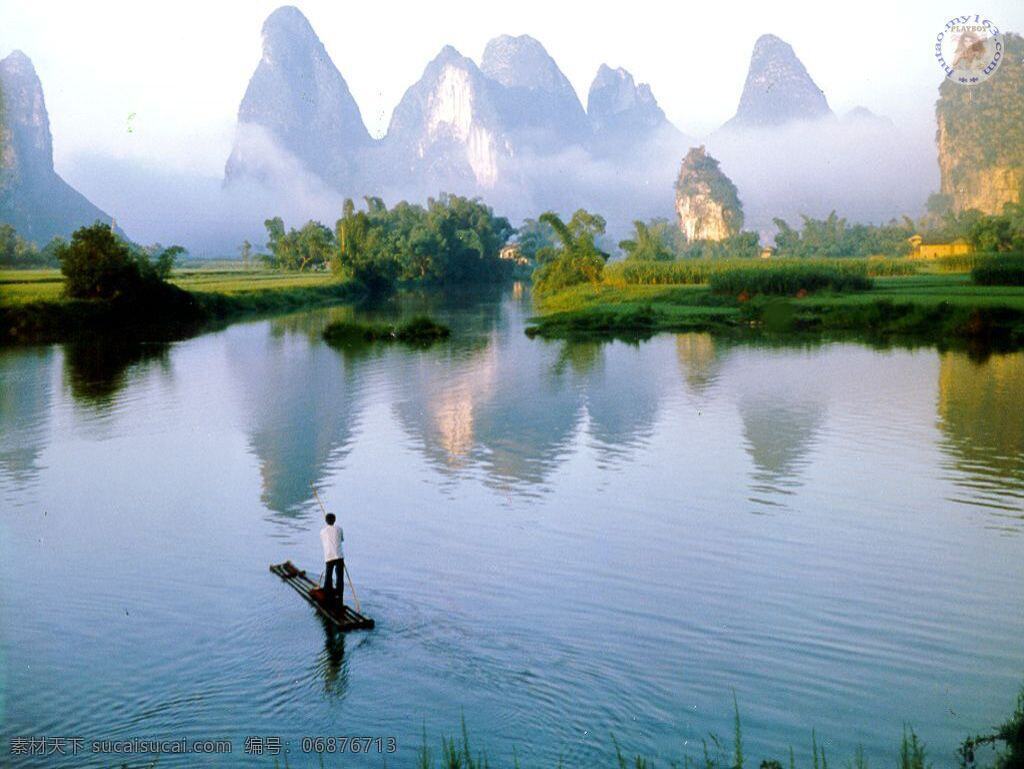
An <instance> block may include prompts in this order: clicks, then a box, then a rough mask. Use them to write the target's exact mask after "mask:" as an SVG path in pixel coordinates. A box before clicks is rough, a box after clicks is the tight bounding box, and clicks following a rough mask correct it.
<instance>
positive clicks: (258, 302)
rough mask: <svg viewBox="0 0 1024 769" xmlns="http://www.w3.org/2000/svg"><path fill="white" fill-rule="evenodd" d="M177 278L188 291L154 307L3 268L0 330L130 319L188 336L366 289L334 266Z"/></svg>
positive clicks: (48, 334)
mask: <svg viewBox="0 0 1024 769" xmlns="http://www.w3.org/2000/svg"><path fill="white" fill-rule="evenodd" d="M171 283H173V284H175V285H176V286H177V287H178V288H181V289H183V290H184V291H186V292H188V293H181V292H179V294H180V296H178V297H177V299H175V302H174V306H173V307H164V308H163V309H161V310H160V311H159V312H155V313H154V312H153V307H152V305H151V304H147V303H142V304H139V303H136V302H133V301H132V300H131V298H128V299H125V300H115V301H110V302H104V301H97V300H82V299H67V298H65V297H64V295H63V290H64V280H63V278H62V276H61V274H60V272H59V271H58V270H0V335H2V337H3V341H4V342H6V343H15V344H20V343H29V344H33V343H35V344H39V343H48V342H59V341H64V340H66V339H68V338H71V337H74V336H76V335H81V334H83V333H109V332H111V331H112V330H115V329H124V328H126V327H131V328H135V329H143V328H151V329H153V330H154V332H159V333H163V334H178V335H179V336H181V335H185V336H187V335H191V334H193V333H198V331H200V330H202V329H203V328H211V327H214V326H216V325H220V324H223V323H226V322H229V321H231V320H235V319H238V318H240V317H243V316H257V315H269V314H275V313H281V312H291V311H294V310H301V309H303V308H306V307H316V306H324V305H329V304H337V303H339V302H349V301H355V300H358V299H359V298H360V297H362V296H363V295H364V294H365V290H364V289H363V287H362V286H361V285H359V284H357V283H355V282H353V281H345V280H339V279H338V278H337V277H336V276H335V275H332V274H331V273H329V272H316V273H289V272H275V271H270V270H246V269H240V268H233V267H231V266H230V265H223V264H220V265H216V266H211V267H202V268H193V267H189V268H185V269H181V270H176V271H175V272H174V274H173V275H172V277H171ZM165 298H166V297H165ZM155 327H160V328H155Z"/></svg>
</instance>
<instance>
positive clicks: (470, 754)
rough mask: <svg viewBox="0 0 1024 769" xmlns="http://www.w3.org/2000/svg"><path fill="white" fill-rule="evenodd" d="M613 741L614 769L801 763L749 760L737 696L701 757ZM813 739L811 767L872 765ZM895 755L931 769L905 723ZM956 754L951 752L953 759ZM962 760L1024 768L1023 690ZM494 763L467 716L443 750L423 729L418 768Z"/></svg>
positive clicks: (905, 765)
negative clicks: (476, 743)
mask: <svg viewBox="0 0 1024 769" xmlns="http://www.w3.org/2000/svg"><path fill="white" fill-rule="evenodd" d="M609 741H610V743H611V744H610V746H609V750H608V753H609V759H608V765H609V767H614V768H615V769H656V768H657V767H658V766H665V767H675V768H677V769H691V768H692V769H697V767H700V768H701V769H746V768H747V767H749V768H750V769H754V767H759V769H782V768H783V766H787V767H789V769H796V767H797V766H798V764H797V759H796V753H795V751H794V749H793V747H792V746H790V747H789V750H788V751H787V754H786V755H785V756H776V757H764V758H762V759H761V760H760V761H759V762H757V763H754V762H753V761H751V760H749V759H748V757H747V754H746V750H745V748H744V742H743V725H742V722H741V719H740V709H739V705H738V703H737V702H736V698H735V695H734V696H733V735H732V744H731V745H730V744H729V740H728V739H726V738H722V737H719V736H718V735H716V734H713V733H711V734H708V735H707V737H705V738H703V739H701V741H700V749H699V752H698V753H697V755H690V753H689V752H684V753H683V754H682V755H681V756H679V757H677V758H672V757H668V758H665V759H663V763H659V762H657V761H656V760H655V759H654V758H650V757H647V756H643V755H639V754H638V755H633V756H627V755H626V754H625V753H624V752H623V750H622V747H621V746H620V744H619V742H618V740H617V739H616V738H615V736H614V735H611V737H610V738H609ZM809 742H810V745H809V746H808V747H809V748H810V760H809V761H807V763H806V766H807V767H808V769H828V767H829V765H830V762H831V763H832V765H835V766H846V767H849V768H850V769H868V760H867V757H866V756H865V753H864V749H863V747H862V746H858V747H857V748H856V749H855V750H854V753H853V755H852V756H851V757H849V758H847V759H846V760H845V761H843V762H841V763H840V762H837V761H836V758H835V757H834V756H830V755H829V754H828V753H827V751H826V749H825V745H824V744H822V743H821V741H819V739H818V734H817V732H816V731H815V730H813V729H812V730H811V734H810V740H809ZM981 747H986V748H991V749H992V752H991V756H992V759H991V763H989V764H983V765H979V764H978V763H977V755H976V754H977V751H978V749H979V748H981ZM893 758H894V764H895V769H929V768H930V767H931V766H932V763H931V760H930V757H929V753H928V749H927V746H926V745H925V742H924V741H923V740H922V739H921V738H920V737H919V736H918V734H917V732H916V731H915V730H914V729H913V727H911V726H910V725H906V724H905V725H904V726H903V732H902V735H901V737H900V741H899V744H898V746H897V747H896V749H895V750H894V751H893ZM952 758H953V757H952V756H950V759H952ZM957 758H958V759H959V764H960V766H961V767H962V768H963V769H981V767H982V766H987V767H990V768H991V769H1022V767H1024V692H1022V693H1021V694H1020V695H1019V696H1018V700H1017V707H1016V710H1015V711H1014V713H1013V715H1011V716H1010V718H1009V719H1008V720H1007V722H1006V723H1005V724H1003V725H1002V726H1000V727H999V728H997V729H996V730H995V731H994V732H993V733H992V734H988V735H984V736H978V737H969V738H968V739H966V740H965V741H964V742H963V744H962V745H961V746H960V748H959V750H958V751H957ZM438 759H440V760H438ZM783 762H785V763H783ZM490 765H491V762H490V759H489V758H488V756H487V753H486V752H484V751H479V750H478V751H474V750H473V749H472V748H471V747H470V742H469V730H468V729H467V727H466V720H465V718H463V719H462V729H461V734H460V735H459V737H458V738H456V737H454V736H449V737H442V738H441V746H440V751H437V752H435V751H434V750H433V749H431V747H430V745H429V743H428V741H427V735H426V731H425V730H424V733H423V742H422V744H421V745H420V748H419V750H418V752H417V760H416V766H417V767H418V769H485V767H489V766H490ZM942 765H946V764H945V763H943V764H942ZM495 766H498V764H495ZM511 766H512V767H515V769H518V767H519V766H520V763H519V758H518V755H517V754H516V752H515V750H514V749H513V754H512V761H511ZM558 766H559V767H561V766H563V762H562V761H561V760H559V762H558Z"/></svg>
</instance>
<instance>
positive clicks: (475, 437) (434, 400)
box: [395, 329, 579, 485]
mask: <svg viewBox="0 0 1024 769" xmlns="http://www.w3.org/2000/svg"><path fill="white" fill-rule="evenodd" d="M517 331H518V329H513V330H508V329H505V330H498V331H496V332H495V333H496V334H498V335H499V336H500V341H496V342H495V344H494V345H492V346H489V347H487V348H485V349H483V350H476V351H471V352H463V353H459V354H456V353H445V352H442V351H441V350H428V351H425V352H421V353H410V354H412V355H416V360H414V361H413V362H412V363H411V365H409V366H408V367H407V368H406V369H405V370H404V371H403V376H402V381H401V382H400V383H399V388H398V389H399V391H400V393H401V396H400V399H399V400H398V402H397V403H396V404H395V409H396V413H397V414H398V417H399V419H400V421H401V422H402V424H403V425H404V426H405V428H406V430H408V431H409V432H410V433H412V434H413V435H415V436H416V437H417V439H418V440H419V441H420V443H421V445H422V449H423V451H424V453H425V455H426V456H427V458H428V459H430V460H431V461H432V462H433V463H434V464H435V465H436V466H438V467H439V468H441V469H443V470H454V469H458V468H462V467H465V466H468V465H470V464H475V465H478V466H480V467H482V468H483V469H484V470H485V472H486V474H487V476H488V479H489V480H491V481H493V482H496V483H498V484H502V485H503V484H506V483H518V482H523V483H529V484H534V483H540V482H542V481H543V480H544V479H545V478H546V476H547V473H548V471H549V470H550V469H551V468H552V466H553V465H554V463H555V461H556V458H557V455H558V453H559V451H560V449H561V448H562V446H563V445H564V444H565V442H566V441H567V440H568V437H569V435H570V434H571V433H572V431H573V429H574V428H575V426H576V424H577V421H578V418H579V401H578V398H577V397H576V396H575V395H574V393H573V392H572V390H571V389H570V388H567V387H563V386H562V385H561V384H560V383H559V382H556V381H551V379H550V378H548V377H545V373H546V369H547V365H548V364H547V360H548V351H547V350H545V349H544V348H543V347H542V346H540V345H536V344H533V343H531V341H530V340H529V339H527V338H526V336H525V335H522V334H519V333H517ZM439 362H440V365H439Z"/></svg>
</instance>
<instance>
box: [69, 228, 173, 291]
mask: <svg viewBox="0 0 1024 769" xmlns="http://www.w3.org/2000/svg"><path fill="white" fill-rule="evenodd" d="M55 251H56V254H57V259H58V261H59V262H60V271H61V273H62V274H63V275H64V278H65V282H64V292H65V293H66V294H67V295H68V296H69V297H72V298H75V299H118V298H121V297H132V296H135V295H139V294H141V293H144V292H146V291H147V290H149V289H152V288H155V287H159V286H162V285H164V284H165V281H166V279H167V278H168V277H169V276H170V274H171V270H172V269H173V267H174V261H175V259H176V258H177V257H178V255H179V254H182V253H185V249H184V248H182V247H181V246H170V247H169V248H162V247H161V246H159V245H155V246H151V247H150V248H149V249H142V248H139V247H137V246H134V245H130V244H129V243H126V242H125V241H124V240H122V239H121V238H120V237H118V236H117V234H115V233H114V231H113V230H112V229H111V227H110V225H109V224H104V223H103V222H96V223H95V224H93V225H92V226H89V227H80V228H79V229H77V230H75V232H74V234H73V235H72V236H71V241H70V242H67V243H64V242H61V243H58V244H57V245H56V246H55ZM154 257H155V258H154Z"/></svg>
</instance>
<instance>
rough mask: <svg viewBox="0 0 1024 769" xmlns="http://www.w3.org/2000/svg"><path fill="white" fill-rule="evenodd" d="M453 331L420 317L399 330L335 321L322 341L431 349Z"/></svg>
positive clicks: (401, 326)
mask: <svg viewBox="0 0 1024 769" xmlns="http://www.w3.org/2000/svg"><path fill="white" fill-rule="evenodd" d="M451 333H452V332H451V329H450V328H448V327H447V326H444V325H441V324H440V323H437V322H435V321H433V320H431V319H430V318H428V317H425V316H422V315H418V316H416V317H415V318H412V319H411V320H409V321H406V322H405V323H402V324H400V325H398V326H394V325H389V324H386V323H357V322H354V321H336V322H334V323H331V324H330V325H328V326H327V328H325V329H324V332H323V337H324V340H325V341H326V342H328V343H329V344H333V345H341V346H353V345H361V344H367V343H369V342H404V343H405V344H415V345H428V344H432V343H433V342H436V341H439V340H441V339H447V338H448V337H449V336H450V335H451Z"/></svg>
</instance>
